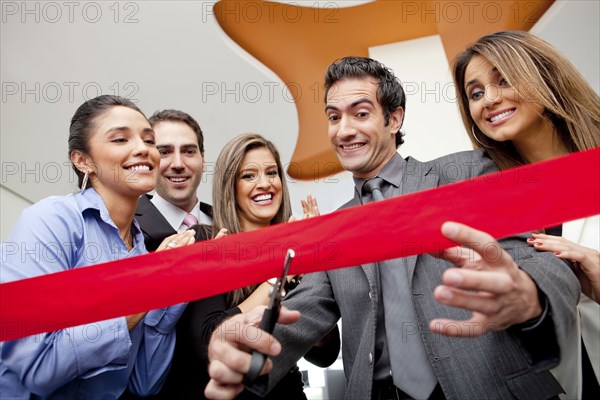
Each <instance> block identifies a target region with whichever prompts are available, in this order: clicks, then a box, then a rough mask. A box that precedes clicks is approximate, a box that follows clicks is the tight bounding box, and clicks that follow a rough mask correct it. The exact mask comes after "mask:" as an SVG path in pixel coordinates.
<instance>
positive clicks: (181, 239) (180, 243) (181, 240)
mask: <svg viewBox="0 0 600 400" xmlns="http://www.w3.org/2000/svg"><path fill="white" fill-rule="evenodd" d="M195 236H196V231H194V230H193V229H188V230H186V231H183V232H181V233H176V234H174V235H171V236H167V237H166V238H165V239H164V240H163V241H162V242H161V244H160V246H158V247H157V248H156V251H163V250H170V249H175V248H177V247H184V246H188V245H190V244H193V243H194V241H195Z"/></svg>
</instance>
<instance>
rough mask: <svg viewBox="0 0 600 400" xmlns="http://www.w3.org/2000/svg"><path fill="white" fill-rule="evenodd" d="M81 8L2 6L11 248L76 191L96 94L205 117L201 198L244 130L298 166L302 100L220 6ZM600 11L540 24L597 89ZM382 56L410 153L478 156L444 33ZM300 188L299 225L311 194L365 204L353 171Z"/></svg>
mask: <svg viewBox="0 0 600 400" xmlns="http://www.w3.org/2000/svg"><path fill="white" fill-rule="evenodd" d="M76 3H77V7H76V8H74V9H73V10H71V11H72V15H70V13H69V12H70V10H69V9H68V8H67V7H66V6H64V4H65V3H64V2H27V3H24V2H19V1H3V2H2V3H1V7H2V21H1V24H0V79H1V83H2V91H1V93H2V99H1V102H0V107H1V109H0V115H1V118H0V161H1V166H2V171H1V181H0V187H1V189H2V190H1V192H0V194H1V195H2V196H1V198H0V200H1V204H0V207H1V209H2V220H0V227H1V234H2V237H1V239H2V240H4V239H5V238H6V235H7V232H9V231H10V229H11V228H12V225H13V224H14V221H15V219H16V216H17V215H18V214H19V213H20V211H21V210H22V209H23V208H24V207H25V206H26V205H27V204H28V202H35V201H37V200H39V199H41V198H43V197H46V196H49V195H56V194H65V193H70V192H73V191H74V190H76V180H75V179H74V177H73V175H72V173H71V172H70V167H69V164H68V159H67V154H66V152H67V132H68V125H69V120H70V118H71V116H72V115H73V112H74V111H75V109H76V108H77V106H79V105H80V104H81V103H82V102H83V101H84V100H85V99H86V98H89V97H93V96H95V95H96V94H100V93H104V94H108V93H118V94H121V95H126V96H127V95H129V96H130V97H133V98H134V99H136V100H137V101H138V104H139V106H140V107H141V108H142V109H143V110H144V111H145V112H146V113H147V114H150V113H152V112H154V111H155V110H157V109H160V108H167V107H168V108H179V109H182V110H184V111H187V112H189V113H190V114H192V115H193V116H194V117H196V118H197V119H198V121H199V122H200V125H201V126H202V128H203V130H204V131H205V132H206V156H207V162H208V164H209V173H207V175H206V179H204V181H203V183H202V184H201V186H200V189H199V194H200V197H201V198H202V199H203V200H208V201H210V196H211V190H210V186H211V174H210V163H214V161H215V159H216V156H217V154H218V151H219V150H220V149H221V148H222V146H223V145H224V144H225V143H226V142H227V141H228V140H230V139H231V138H233V137H234V136H235V135H237V134H240V133H243V132H257V133H260V134H263V135H265V136H266V137H268V138H270V139H272V140H273V141H274V142H275V144H276V145H277V146H278V148H279V149H280V151H281V155H282V159H283V162H284V163H287V162H289V160H290V158H291V154H292V151H293V147H294V145H295V143H296V139H297V134H298V119H297V113H296V109H295V107H294V104H293V103H291V102H290V101H289V100H288V97H289V96H288V94H287V92H286V89H285V87H284V86H283V84H282V82H281V80H280V79H279V78H278V77H277V76H275V74H274V73H273V72H271V71H270V70H268V69H267V68H266V67H265V66H263V65H261V64H260V63H258V62H257V61H256V60H255V59H253V58H252V57H251V56H250V55H249V54H247V53H246V52H245V51H244V50H242V49H241V48H239V46H237V45H236V44H235V43H233V42H232V41H231V40H230V39H229V38H228V37H227V36H226V35H225V34H224V33H223V32H222V31H221V29H220V27H219V26H218V24H217V22H216V21H215V20H214V17H213V15H212V11H211V10H212V3H214V0H213V1H173V2H167V1H141V2H119V3H115V2H76ZM309 3H310V4H309V5H312V4H316V3H315V2H312V1H311V2H309ZM330 3H331V2H326V3H325V6H327V5H329V6H330ZM48 4H51V6H48ZM89 4H94V6H91V5H89ZM115 4H117V6H115ZM305 4H306V2H304V3H303V5H305ZM340 4H341V5H342V6H343V5H346V4H345V3H340ZM55 5H58V8H56V6H55ZM24 7H28V8H27V9H25V8H24ZM36 7H37V9H36ZM52 7H55V8H52ZM97 7H100V8H99V10H100V13H99V14H98V13H95V11H97ZM598 8H599V2H597V1H587V0H583V1H557V2H556V3H555V4H554V5H553V6H552V7H551V8H550V10H549V11H548V12H547V13H546V15H545V16H544V17H543V18H542V20H540V22H539V24H538V25H537V26H536V27H535V28H534V32H536V33H537V34H539V35H540V36H542V37H544V38H546V39H547V40H549V41H550V42H551V43H553V44H554V45H556V46H557V47H558V48H559V49H560V50H561V51H563V52H564V53H565V54H567V55H568V56H569V58H571V60H572V61H573V62H574V63H575V65H576V66H577V67H578V68H579V69H580V70H581V71H582V72H583V73H584V74H585V75H586V76H587V77H588V79H590V82H592V85H594V87H596V88H598V79H600V78H599V76H600V73H599V69H600V60H599V55H598V51H599V48H600V44H599V43H598V40H599V39H598V38H599V37H600V34H599V29H600V28H599V26H600V22H599V14H600V12H599V9H598ZM57 12H60V13H61V14H60V18H59V14H57ZM93 21H95V22H93ZM249 34H251V33H249ZM370 54H371V55H372V56H374V57H376V58H379V59H380V60H382V61H383V62H384V63H386V64H388V65H389V66H391V67H392V68H393V69H394V70H395V71H396V73H397V75H398V76H399V77H400V78H401V80H403V81H404V82H405V83H406V85H407V92H408V94H409V95H408V104H407V113H406V115H407V117H406V122H405V125H404V129H403V130H404V131H405V132H406V134H407V135H406V143H405V144H404V145H403V146H402V147H401V150H400V152H401V153H402V155H404V156H407V155H412V156H415V157H417V158H419V159H422V160H426V159H431V158H434V157H435V156H438V155H441V154H446V153H449V152H452V151H457V150H460V149H464V148H468V147H469V144H468V141H467V139H466V135H463V133H462V124H461V122H460V118H459V117H458V112H457V111H456V106H455V104H453V103H452V99H451V96H452V90H450V88H449V87H448V86H447V85H448V84H449V83H450V82H451V80H450V75H449V71H448V62H447V60H446V59H445V57H444V56H443V51H442V49H441V44H440V42H439V38H438V37H435V36H434V37H429V38H422V39H418V40H416V41H408V42H403V43H396V44H390V45H386V46H377V47H373V48H371V49H370ZM406 60H410V61H409V62H407V61H406ZM271 85H274V88H275V90H274V92H273V96H270V95H269V90H268V88H269V87H270V86H271ZM436 85H437V86H436ZM436 87H437V88H439V89H436ZM256 89H258V92H257V91H256ZM253 90H254V91H253ZM257 93H258V95H257ZM453 110H454V111H453ZM323 134H325V132H323ZM290 186H291V193H292V199H293V200H292V201H293V205H294V209H295V213H296V214H297V215H300V213H301V211H300V207H299V199H300V198H301V197H304V196H305V195H306V194H308V193H312V194H314V195H316V196H317V197H318V200H319V204H320V209H321V211H322V212H329V211H332V210H334V209H335V208H337V207H338V206H339V205H340V204H342V203H343V202H344V201H345V200H346V199H348V198H349V197H350V196H351V195H352V179H351V178H350V176H349V174H347V173H345V174H339V175H336V176H334V177H331V178H328V179H326V180H320V181H318V182H292V183H291V185H290ZM11 192H12V193H15V194H16V195H13V194H11Z"/></svg>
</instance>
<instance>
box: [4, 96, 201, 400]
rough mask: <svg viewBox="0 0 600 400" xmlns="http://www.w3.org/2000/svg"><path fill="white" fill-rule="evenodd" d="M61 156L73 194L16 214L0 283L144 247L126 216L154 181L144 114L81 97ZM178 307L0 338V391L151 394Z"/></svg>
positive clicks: (156, 159)
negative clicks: (71, 176)
mask: <svg viewBox="0 0 600 400" xmlns="http://www.w3.org/2000/svg"><path fill="white" fill-rule="evenodd" d="M69 155H70V159H71V162H72V165H73V168H74V170H75V172H76V174H77V176H78V178H79V185H80V186H81V192H80V193H77V194H74V195H68V196H62V197H58V196H54V197H49V198H46V199H44V200H42V201H40V202H38V203H36V204H34V205H33V206H31V207H29V208H27V209H26V210H25V211H24V212H23V214H22V215H21V217H20V219H19V221H18V222H17V224H16V226H15V227H14V229H13V231H12V232H11V234H10V235H9V237H8V239H7V240H6V242H4V243H2V268H1V274H0V277H1V278H0V279H1V281H2V282H10V281H14V280H18V279H24V278H31V277H35V276H39V275H44V274H48V273H52V272H58V271H64V270H69V269H74V268H80V267H85V266H89V265H93V264H98V263H102V262H108V261H114V260H118V259H122V258H127V257H132V256H136V255H139V254H143V253H146V248H145V246H144V237H143V235H142V233H141V231H140V228H139V226H138V224H137V222H136V221H135V220H134V215H135V209H136V205H137V201H138V198H139V196H141V195H142V194H144V193H146V192H148V191H150V190H152V189H153V188H154V184H155V181H156V173H157V171H158V166H159V163H160V156H159V154H158V151H157V150H156V147H155V143H154V132H153V130H152V128H151V127H150V124H149V123H148V121H147V119H146V117H145V116H144V114H143V113H142V112H141V111H140V110H139V109H138V108H137V107H136V106H135V104H133V103H132V102H131V101H129V100H127V99H123V98H120V97H117V96H99V97H97V98H94V99H91V100H89V101H87V102H86V103H84V104H83V105H81V106H80V107H79V108H78V109H77V111H76V112H75V115H74V116H73V118H72V120H71V126H70V134H69ZM193 241H194V238H193V232H185V233H182V234H179V235H173V236H171V237H169V238H167V239H165V241H164V242H163V243H162V244H161V246H160V247H159V249H158V250H164V249H166V248H173V247H179V246H185V245H187V244H190V243H193ZM9 248H10V249H11V251H7V250H8V249H9ZM15 248H16V249H17V251H15ZM90 295H91V296H93V293H91V294H90ZM118 300H119V299H115V301H118ZM14 306H15V307H18V306H19V305H18V304H15V305H14ZM184 307H185V306H184V305H178V306H174V307H169V308H165V309H161V310H154V311H150V312H148V313H140V314H137V315H129V316H124V317H120V318H114V319H111V320H106V321H99V322H95V323H91V324H87V325H82V326H76V327H72V328H68V329H63V330H60V331H56V332H50V333H45V334H39V335H34V336H30V337H27V338H22V339H19V340H14V341H10V342H4V343H1V344H0V346H1V347H0V350H1V352H0V356H1V357H0V393H1V395H2V398H5V397H6V398H30V396H31V397H35V398H38V397H37V396H39V397H41V398H85V399H96V398H102V399H110V398H113V399H114V398H117V397H118V396H119V395H120V394H121V393H122V392H123V391H124V390H125V388H127V387H129V389H130V390H131V391H133V392H135V393H138V394H139V395H147V394H151V393H154V392H156V391H157V390H158V389H159V388H160V386H161V385H162V382H163V381H164V378H165V376H166V373H167V372H168V368H169V364H170V360H171V357H172V352H173V347H174V345H175V335H174V330H173V327H174V325H175V323H176V321H177V319H178V318H179V315H180V314H181V312H182V311H183V308H184Z"/></svg>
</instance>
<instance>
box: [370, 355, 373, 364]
mask: <svg viewBox="0 0 600 400" xmlns="http://www.w3.org/2000/svg"><path fill="white" fill-rule="evenodd" d="M369 364H373V353H369Z"/></svg>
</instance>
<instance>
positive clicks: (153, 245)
mask: <svg viewBox="0 0 600 400" xmlns="http://www.w3.org/2000/svg"><path fill="white" fill-rule="evenodd" d="M151 198H152V195H149V194H146V195H144V196H142V197H140V200H139V201H138V206H137V209H136V210H135V219H136V220H137V222H138V224H140V228H142V233H143V234H144V243H145V244H146V249H147V250H148V251H154V250H156V249H157V247H158V246H160V244H161V243H162V241H163V240H164V239H165V238H166V237H167V236H171V235H174V234H176V233H177V232H176V231H175V230H174V229H173V227H171V225H170V224H169V223H168V222H167V220H166V219H165V217H163V215H162V214H161V213H160V211H158V209H157V208H156V207H155V206H154V204H152V202H151V201H150V199H151ZM200 211H202V212H203V213H205V214H206V215H208V216H211V217H212V206H210V205H209V204H206V203H202V202H200Z"/></svg>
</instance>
